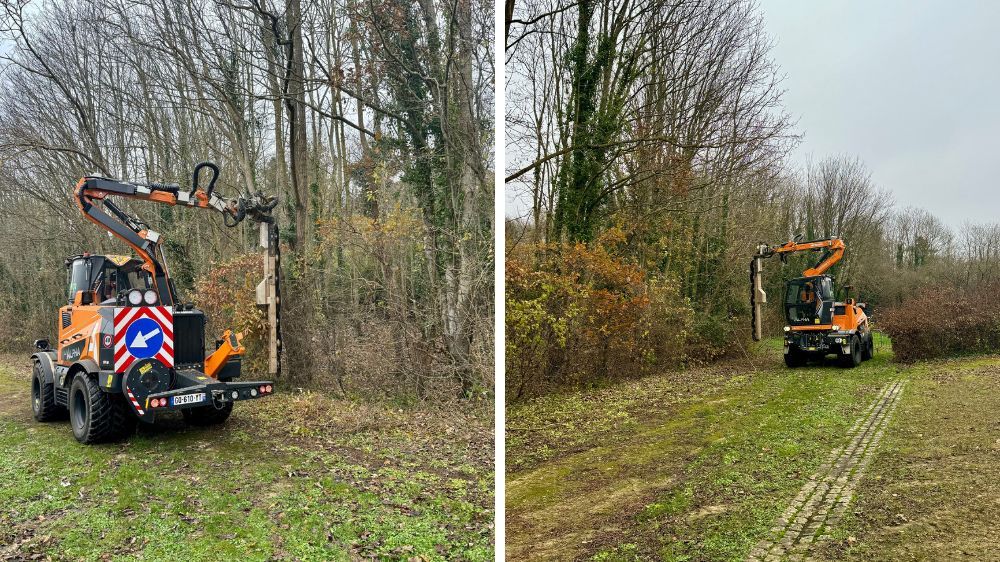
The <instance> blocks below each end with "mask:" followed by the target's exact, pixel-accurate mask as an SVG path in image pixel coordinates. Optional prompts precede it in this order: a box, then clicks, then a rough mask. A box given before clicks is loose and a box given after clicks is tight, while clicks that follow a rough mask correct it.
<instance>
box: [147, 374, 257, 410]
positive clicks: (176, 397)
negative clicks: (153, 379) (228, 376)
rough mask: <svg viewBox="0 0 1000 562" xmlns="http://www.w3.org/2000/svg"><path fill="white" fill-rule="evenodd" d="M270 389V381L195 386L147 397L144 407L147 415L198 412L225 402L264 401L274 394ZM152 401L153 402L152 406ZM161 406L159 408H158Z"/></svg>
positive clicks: (214, 383)
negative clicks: (168, 412)
mask: <svg viewBox="0 0 1000 562" xmlns="http://www.w3.org/2000/svg"><path fill="white" fill-rule="evenodd" d="M268 387H270V388H271V389H272V390H271V392H267V390H266V388H268ZM273 389H274V383H273V382H271V381H249V382H212V383H208V384H196V385H192V386H186V387H182V388H176V389H173V390H168V391H166V392H158V393H156V394H150V395H149V396H148V397H147V398H146V404H144V405H143V407H144V409H147V411H149V412H160V411H164V410H183V409H185V408H197V407H199V406H208V405H210V404H214V405H216V406H221V405H224V404H226V403H227V402H239V401H240V400H256V399H258V398H264V397H265V396H270V395H271V394H272V393H273V391H274V390H273ZM154 400H155V401H156V402H155V405H154V402H153V401H154ZM161 403H162V405H160V404H161Z"/></svg>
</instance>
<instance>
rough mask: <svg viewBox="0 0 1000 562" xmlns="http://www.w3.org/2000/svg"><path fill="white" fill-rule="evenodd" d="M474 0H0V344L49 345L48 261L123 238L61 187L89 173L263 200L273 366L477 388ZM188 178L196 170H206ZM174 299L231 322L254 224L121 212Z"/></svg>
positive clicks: (485, 227) (486, 253) (294, 376)
mask: <svg viewBox="0 0 1000 562" xmlns="http://www.w3.org/2000/svg"><path fill="white" fill-rule="evenodd" d="M493 14H494V9H493V4H492V3H489V2H482V1H473V0H463V1H460V2H457V3H446V2H445V3H443V2H439V1H429V2H420V3H413V2H402V1H398V0H389V1H386V2H378V3H374V4H371V3H364V2H357V1H355V0H317V1H303V0H238V1H234V2H228V1H226V2H213V1H207V0H180V1H165V0H112V1H104V0H83V1H63V0H53V1H46V2H30V3H29V2H9V3H4V5H3V7H2V8H0V86H2V87H0V212H2V213H3V216H4V219H3V221H0V246H2V247H3V248H5V250H4V251H3V252H0V347H2V348H5V349H7V350H18V351H22V352H23V351H26V350H29V349H30V346H31V342H32V341H33V340H34V339H35V338H40V337H46V336H48V337H50V338H51V337H52V336H53V335H54V333H53V332H54V331H55V328H56V320H57V309H58V307H59V306H61V305H63V304H65V303H66V300H67V299H66V294H65V291H66V283H65V279H66V273H65V270H64V269H63V267H62V263H63V259H64V258H66V257H67V256H70V255H74V254H79V253H82V252H84V251H89V252H92V253H118V254H122V253H130V252H129V251H128V249H127V248H126V247H125V246H124V245H123V244H120V243H119V242H118V241H117V240H114V239H110V238H109V237H108V236H107V233H106V232H103V231H102V230H101V229H99V228H96V227H95V226H94V225H92V224H90V223H89V222H88V221H86V220H85V219H84V217H83V216H82V214H81V213H80V211H79V209H78V208H77V206H76V203H75V201H74V200H73V198H72V196H71V195H72V189H73V186H74V184H75V183H76V181H77V179H78V178H80V177H81V176H84V175H88V174H96V175H103V176H107V177H114V178H120V179H124V180H128V181H136V182H160V183H178V184H180V185H181V186H183V187H184V188H185V189H186V188H188V187H189V186H190V184H191V171H192V169H193V167H194V165H195V164H196V163H197V162H199V161H203V160H211V161H214V162H216V163H217V164H218V165H219V166H220V168H221V170H222V173H221V177H220V180H219V183H218V185H217V189H216V192H217V193H219V194H221V195H223V196H225V197H229V198H231V197H235V196H236V195H238V194H241V193H248V192H250V193H256V192H258V191H260V192H263V193H264V194H266V195H269V196H277V197H278V199H279V206H278V208H277V209H276V211H275V213H276V216H277V220H278V225H279V228H280V236H281V247H282V265H283V270H282V273H283V278H282V283H281V287H282V304H283V317H282V330H283V340H284V346H285V348H284V354H283V366H284V370H283V371H284V375H285V377H286V379H287V380H288V381H289V382H291V383H293V384H295V385H313V386H317V387H324V388H330V389H333V390H334V391H336V392H337V393H338V394H341V395H343V396H350V397H392V398H402V399H407V400H410V399H431V400H450V399H452V398H454V397H456V396H462V397H466V398H468V397H484V396H488V395H489V394H490V389H491V388H492V385H493V320H492V319H493V263H494V261H493V260H494V258H493V241H492V240H493V226H492V216H493V201H494V198H493V184H494V173H493V171H492V158H493V138H492V136H493V129H494V127H493V113H494V112H493V83H494V78H493V68H492V60H493V41H492V36H493V32H492V30H493V25H494V17H493ZM203 181H204V179H203ZM125 210H126V211H128V212H130V213H136V214H138V215H139V216H140V217H141V218H143V219H144V220H146V221H148V222H149V226H150V228H151V229H152V230H154V231H156V232H159V233H161V234H162V239H163V240H164V243H163V245H164V250H165V253H166V256H167V262H168V263H167V266H168V267H169V269H170V272H171V274H172V277H173V279H174V282H175V283H176V285H177V288H178V291H179V292H180V293H181V298H182V300H183V301H185V302H187V301H191V300H196V301H197V302H196V304H198V305H200V306H204V307H205V308H206V309H208V311H209V312H210V313H211V314H212V315H213V318H212V322H213V324H212V328H211V329H212V330H214V332H212V333H209V334H207V337H206V339H207V340H208V341H209V342H211V341H212V340H213V339H214V338H215V337H218V335H220V334H221V330H222V329H224V328H226V327H233V328H236V329H238V330H242V331H245V332H246V333H247V334H248V339H247V346H248V352H249V356H248V366H250V367H252V368H257V367H259V366H261V365H262V364H263V363H262V357H261V355H260V353H259V352H260V351H261V350H263V349H264V346H263V345H262V344H261V336H262V335H263V333H264V332H263V330H262V329H261V326H260V323H261V318H260V316H259V314H258V312H257V309H256V307H255V306H254V304H253V303H254V287H255V285H256V283H257V282H258V281H259V280H260V278H261V276H260V275H259V269H260V267H261V265H260V264H259V263H257V262H259V261H261V258H260V256H259V253H258V251H257V241H258V238H259V237H258V231H257V229H256V227H255V225H253V224H251V221H249V220H248V221H245V222H244V223H242V224H241V225H240V226H239V227H237V228H230V229H227V228H225V227H224V226H223V225H222V219H221V217H218V216H213V215H212V214H211V213H207V212H203V211H199V210H192V209H185V208H173V207H167V206H165V205H152V204H148V203H144V202H132V203H127V202H126V204H125Z"/></svg>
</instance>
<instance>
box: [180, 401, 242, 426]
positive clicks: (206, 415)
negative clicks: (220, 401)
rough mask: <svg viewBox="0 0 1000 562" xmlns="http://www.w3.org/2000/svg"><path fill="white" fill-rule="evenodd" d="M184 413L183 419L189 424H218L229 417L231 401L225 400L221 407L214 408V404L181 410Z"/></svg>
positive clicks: (231, 409)
mask: <svg viewBox="0 0 1000 562" xmlns="http://www.w3.org/2000/svg"><path fill="white" fill-rule="evenodd" d="M181 412H183V413H184V421H186V422H187V423H189V424H191V425H200V426H206V425H219V424H222V423H225V422H226V420H227V419H229V415H230V414H232V413H233V403H232V402H226V403H225V404H224V405H223V406H222V407H221V408H216V407H215V405H214V404H209V405H208V406H198V407H196V408H187V409H185V410H181Z"/></svg>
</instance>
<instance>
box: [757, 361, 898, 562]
mask: <svg viewBox="0 0 1000 562" xmlns="http://www.w3.org/2000/svg"><path fill="white" fill-rule="evenodd" d="M903 385H904V383H903V382H901V381H895V382H893V383H890V384H888V385H886V387H885V388H883V389H882V392H880V393H879V395H878V396H877V397H876V398H875V400H874V401H873V402H872V404H871V406H869V408H868V411H867V412H866V413H865V415H864V416H862V417H861V418H858V421H857V422H855V424H854V426H852V427H851V429H850V431H848V433H847V438H846V440H847V441H848V444H847V445H846V446H844V447H838V448H836V449H834V450H833V452H831V453H830V457H829V459H827V461H826V462H825V463H823V465H822V466H820V468H819V470H817V471H816V472H815V473H814V474H813V475H812V476H810V477H809V481H808V482H807V483H806V484H805V485H804V486H803V487H802V489H801V490H800V491H799V493H798V495H796V496H795V499H793V500H792V502H791V504H789V506H788V507H787V508H786V509H785V511H784V513H782V514H781V517H779V518H778V520H777V522H776V523H775V525H774V527H772V528H771V531H770V532H769V534H768V536H767V537H766V538H765V539H763V540H761V541H760V542H759V543H758V544H757V546H756V547H755V548H754V549H753V550H752V551H751V552H750V556H749V557H748V558H747V560H748V562H759V561H761V560H765V561H768V562H770V561H777V560H782V559H783V558H784V557H785V556H787V557H788V559H789V560H801V559H803V558H804V557H805V556H806V555H808V553H809V549H810V546H811V544H812V543H813V542H814V541H819V540H824V539H828V538H829V534H828V533H827V531H828V530H829V529H830V528H833V527H836V526H837V524H838V523H839V522H840V520H841V518H843V516H844V513H845V512H846V510H847V506H848V504H849V503H850V501H851V499H852V498H853V496H854V490H855V489H856V488H857V486H858V483H859V482H860V481H861V479H862V478H863V477H864V475H865V469H866V468H867V467H868V463H870V462H871V459H872V457H873V456H874V453H875V451H876V449H877V448H878V445H879V442H880V441H881V440H882V435H883V434H884V433H885V428H886V426H887V425H888V424H889V419H890V418H891V417H892V413H893V411H894V410H895V409H896V406H897V404H899V398H900V395H901V393H902V390H903Z"/></svg>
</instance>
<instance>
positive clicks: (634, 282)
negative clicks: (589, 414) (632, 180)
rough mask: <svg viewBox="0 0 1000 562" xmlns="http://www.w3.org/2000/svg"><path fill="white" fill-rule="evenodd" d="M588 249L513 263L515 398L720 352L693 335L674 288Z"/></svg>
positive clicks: (531, 253) (509, 315) (603, 243)
mask: <svg viewBox="0 0 1000 562" xmlns="http://www.w3.org/2000/svg"><path fill="white" fill-rule="evenodd" d="M622 242H623V237H622V233H621V232H620V231H618V230H615V229H612V230H610V231H608V232H605V233H604V234H603V235H602V237H601V238H600V239H599V240H598V241H596V242H594V243H592V244H590V245H584V244H536V245H525V246H522V247H521V249H520V250H519V251H517V252H515V253H514V254H513V255H509V256H508V257H507V260H506V275H507V285H506V288H507V294H506V318H505V320H506V339H507V348H506V353H507V370H506V385H507V392H508V395H509V396H510V397H511V398H512V399H518V398H524V397H526V396H531V395H536V394H540V393H543V392H546V391H549V390H552V389H554V388H558V387H567V386H569V387H578V386H581V385H587V384H593V383H595V382H600V381H604V380H614V379H622V378H627V377H633V376H638V375H642V374H644V373H647V372H648V371H649V370H650V369H651V368H653V367H656V366H677V365H679V364H682V363H684V362H687V361H690V360H692V359H700V358H703V357H707V356H711V355H715V354H717V353H718V349H716V348H714V347H713V346H712V345H711V343H710V342H708V341H707V340H705V339H704V338H702V337H700V336H699V334H697V333H696V332H695V330H694V319H695V314H694V311H693V310H692V307H691V305H690V303H689V302H688V301H687V300H686V299H684V298H682V297H681V296H680V292H679V287H678V285H677V283H675V282H671V281H669V280H664V279H660V278H649V277H647V275H646V274H645V273H644V272H643V271H642V270H641V269H640V268H639V267H638V266H637V265H636V264H634V263H631V262H630V261H629V260H627V259H624V258H622V257H620V256H618V255H616V252H617V250H618V247H619V245H620V244H621V243H622Z"/></svg>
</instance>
